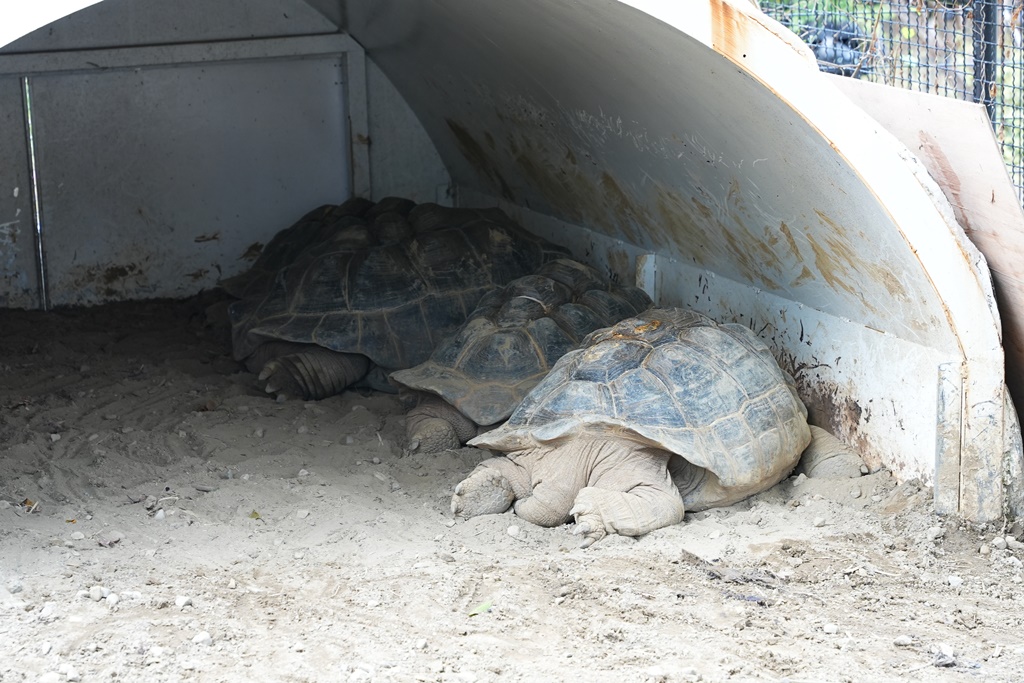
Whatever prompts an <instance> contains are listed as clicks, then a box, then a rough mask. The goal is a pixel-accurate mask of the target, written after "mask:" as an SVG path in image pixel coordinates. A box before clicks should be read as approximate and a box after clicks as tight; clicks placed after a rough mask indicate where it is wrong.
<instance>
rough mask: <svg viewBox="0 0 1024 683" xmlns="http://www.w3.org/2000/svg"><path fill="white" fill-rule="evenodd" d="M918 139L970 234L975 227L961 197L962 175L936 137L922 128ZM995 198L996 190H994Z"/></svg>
mask: <svg viewBox="0 0 1024 683" xmlns="http://www.w3.org/2000/svg"><path fill="white" fill-rule="evenodd" d="M918 140H919V141H920V143H921V144H920V146H919V149H920V150H921V151H922V152H923V153H924V155H925V156H927V157H928V159H930V160H931V162H932V164H931V168H932V170H933V172H934V173H935V174H936V175H937V176H939V177H938V178H937V180H938V181H939V187H940V188H942V190H943V191H944V192H945V193H946V199H948V200H949V203H950V204H951V205H952V206H953V214H954V215H955V216H956V220H957V222H959V223H960V225H961V226H963V229H964V232H966V233H967V234H968V236H970V234H971V233H972V232H973V231H974V228H973V227H972V226H971V221H970V219H969V218H968V217H967V214H966V213H964V204H963V200H962V199H961V198H960V187H961V186H960V177H959V176H958V175H957V174H956V173H955V172H954V171H953V165H952V164H950V163H949V158H948V157H947V156H946V154H945V153H944V152H943V151H942V148H941V147H940V146H939V143H938V142H937V141H936V140H935V138H933V137H932V136H931V135H929V134H928V133H927V132H925V131H923V130H922V131H918ZM994 198H995V190H993V199H994Z"/></svg>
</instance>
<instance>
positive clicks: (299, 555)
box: [292, 550, 306, 560]
mask: <svg viewBox="0 0 1024 683" xmlns="http://www.w3.org/2000/svg"><path fill="white" fill-rule="evenodd" d="M305 556H306V553H304V552H302V551H301V550H297V551H295V554H294V555H292V557H294V558H295V559H296V560H301V559H302V558H304V557H305Z"/></svg>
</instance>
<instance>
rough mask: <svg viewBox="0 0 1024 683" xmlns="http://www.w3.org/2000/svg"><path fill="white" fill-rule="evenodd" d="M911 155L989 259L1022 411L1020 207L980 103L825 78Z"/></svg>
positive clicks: (1023, 220)
mask: <svg viewBox="0 0 1024 683" xmlns="http://www.w3.org/2000/svg"><path fill="white" fill-rule="evenodd" d="M830 78H831V80H832V81H833V82H834V83H835V84H836V86H837V87H838V88H839V89H840V90H841V91H842V92H843V93H844V94H845V95H846V96H847V97H849V98H850V99H851V100H852V101H853V102H854V103H855V104H857V105H858V106H859V107H860V108H861V109H863V110H864V111H865V112H866V113H867V114H869V115H870V116H872V117H873V118H874V119H875V120H877V121H878V122H879V123H880V124H882V125H883V126H884V127H885V128H886V129H888V130H889V132H891V133H892V134H893V135H895V136H896V137H897V138H898V139H899V140H900V141H901V142H903V144H905V145H906V146H907V147H908V148H909V149H910V150H911V151H912V152H914V153H915V154H916V155H917V156H918V158H919V159H920V160H921V162H922V163H923V164H924V166H925V168H927V169H928V172H929V173H930V174H931V175H932V177H933V178H935V180H936V182H938V184H939V186H940V187H941V188H942V192H943V193H944V194H945V195H946V198H947V199H948V200H949V203H950V204H952V206H953V212H954V213H955V215H956V219H957V221H958V222H959V223H960V225H961V226H963V229H964V232H966V233H967V236H968V237H970V239H971V241H972V242H974V244H976V245H977V247H978V249H979V250H981V253H983V254H984V255H985V259H986V260H987V261H988V265H989V269H990V270H991V271H992V279H993V282H994V285H995V290H996V299H997V301H998V302H999V314H1000V318H1001V319H1002V326H1003V348H1004V351H1005V354H1006V380H1007V384H1008V385H1009V387H1010V392H1011V394H1012V395H1013V398H1014V403H1015V404H1016V406H1017V409H1018V412H1020V411H1021V409H1024V211H1022V209H1021V205H1020V201H1019V200H1018V198H1017V190H1016V188H1015V187H1014V186H1013V183H1012V182H1011V180H1010V176H1009V174H1008V173H1007V171H1006V165H1005V164H1004V162H1003V158H1002V154H1001V153H1000V149H999V143H998V142H997V141H996V138H995V135H994V134H993V131H992V125H991V123H990V122H989V119H988V114H987V112H986V111H985V108H984V107H983V106H982V105H980V104H974V103H972V102H964V101H962V100H954V99H951V98H948V97H940V96H938V95H929V94H926V93H919V92H913V91H910V90H904V89H902V88H893V87H890V86H885V85H879V84H877V83H866V82H863V81H859V80H856V79H852V78H843V77H841V76H830Z"/></svg>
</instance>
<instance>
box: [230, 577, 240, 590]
mask: <svg viewBox="0 0 1024 683" xmlns="http://www.w3.org/2000/svg"><path fill="white" fill-rule="evenodd" d="M236 588H238V583H237V582H235V580H234V579H230V580H228V590H235V589H236Z"/></svg>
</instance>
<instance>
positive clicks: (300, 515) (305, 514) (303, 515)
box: [295, 510, 309, 519]
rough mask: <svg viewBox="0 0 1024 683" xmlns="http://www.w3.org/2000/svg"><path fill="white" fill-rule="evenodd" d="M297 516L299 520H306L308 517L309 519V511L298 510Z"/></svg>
mask: <svg viewBox="0 0 1024 683" xmlns="http://www.w3.org/2000/svg"><path fill="white" fill-rule="evenodd" d="M295 516H296V517H298V518H299V519H305V518H306V517H309V510H296V511H295Z"/></svg>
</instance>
